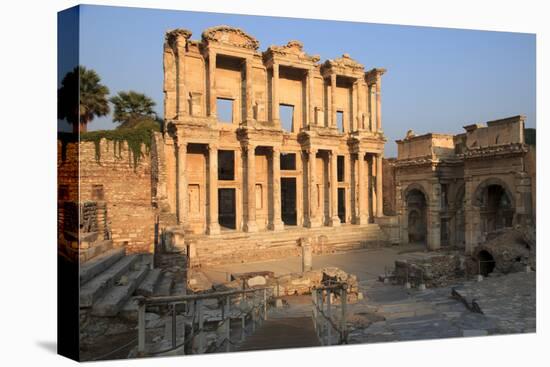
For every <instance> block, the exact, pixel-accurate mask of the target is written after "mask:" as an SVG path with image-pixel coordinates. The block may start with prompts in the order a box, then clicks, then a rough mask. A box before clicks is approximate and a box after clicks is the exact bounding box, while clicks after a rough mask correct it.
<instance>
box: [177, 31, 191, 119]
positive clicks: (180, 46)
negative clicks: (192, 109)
mask: <svg viewBox="0 0 550 367" xmlns="http://www.w3.org/2000/svg"><path fill="white" fill-rule="evenodd" d="M186 44H187V39H186V38H185V37H184V36H183V35H180V36H178V37H177V40H176V49H177V60H176V62H177V64H176V65H177V66H176V71H177V75H176V78H177V82H176V83H177V85H176V89H177V91H176V94H177V97H176V98H177V103H176V105H177V116H178V119H181V118H182V117H183V116H185V115H187V114H188V106H187V99H188V98H189V95H188V93H187V89H186V88H185V48H186Z"/></svg>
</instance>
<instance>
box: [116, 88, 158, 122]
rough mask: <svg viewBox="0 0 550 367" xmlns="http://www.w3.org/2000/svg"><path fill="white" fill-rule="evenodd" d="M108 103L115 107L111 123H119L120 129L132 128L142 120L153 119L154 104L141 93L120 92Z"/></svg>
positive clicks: (131, 91)
mask: <svg viewBox="0 0 550 367" xmlns="http://www.w3.org/2000/svg"><path fill="white" fill-rule="evenodd" d="M109 101H110V102H111V103H112V104H113V105H114V106H115V111H114V116H113V121H116V122H120V123H121V124H120V126H119V127H121V128H126V127H134V126H136V125H137V124H139V123H140V122H142V121H144V120H153V119H155V111H154V110H153V107H154V106H155V102H154V101H153V100H152V99H151V98H149V97H148V96H146V95H145V94H143V93H138V92H135V91H133V90H130V91H128V92H124V91H121V92H118V94H117V95H116V96H114V97H111V98H110V99H109Z"/></svg>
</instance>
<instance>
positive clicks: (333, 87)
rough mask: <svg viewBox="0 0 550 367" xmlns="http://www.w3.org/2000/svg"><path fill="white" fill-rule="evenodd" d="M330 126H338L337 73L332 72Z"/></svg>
mask: <svg viewBox="0 0 550 367" xmlns="http://www.w3.org/2000/svg"><path fill="white" fill-rule="evenodd" d="M330 126H331V127H334V128H337V126H336V74H330Z"/></svg>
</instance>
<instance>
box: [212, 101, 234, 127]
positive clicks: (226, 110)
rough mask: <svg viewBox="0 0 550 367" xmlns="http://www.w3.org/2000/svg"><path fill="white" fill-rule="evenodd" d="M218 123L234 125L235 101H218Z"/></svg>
mask: <svg viewBox="0 0 550 367" xmlns="http://www.w3.org/2000/svg"><path fill="white" fill-rule="evenodd" d="M216 112H217V115H218V121H219V122H223V123H226V124H232V123H233V100H232V99H229V98H217V99H216Z"/></svg>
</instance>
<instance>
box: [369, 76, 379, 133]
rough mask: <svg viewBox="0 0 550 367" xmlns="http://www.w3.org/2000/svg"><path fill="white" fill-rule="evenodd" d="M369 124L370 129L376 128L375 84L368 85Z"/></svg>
mask: <svg viewBox="0 0 550 367" xmlns="http://www.w3.org/2000/svg"><path fill="white" fill-rule="evenodd" d="M369 111H370V116H369V125H370V126H371V127H372V130H371V131H378V130H377V121H378V120H377V117H376V115H377V113H376V84H371V85H369Z"/></svg>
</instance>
